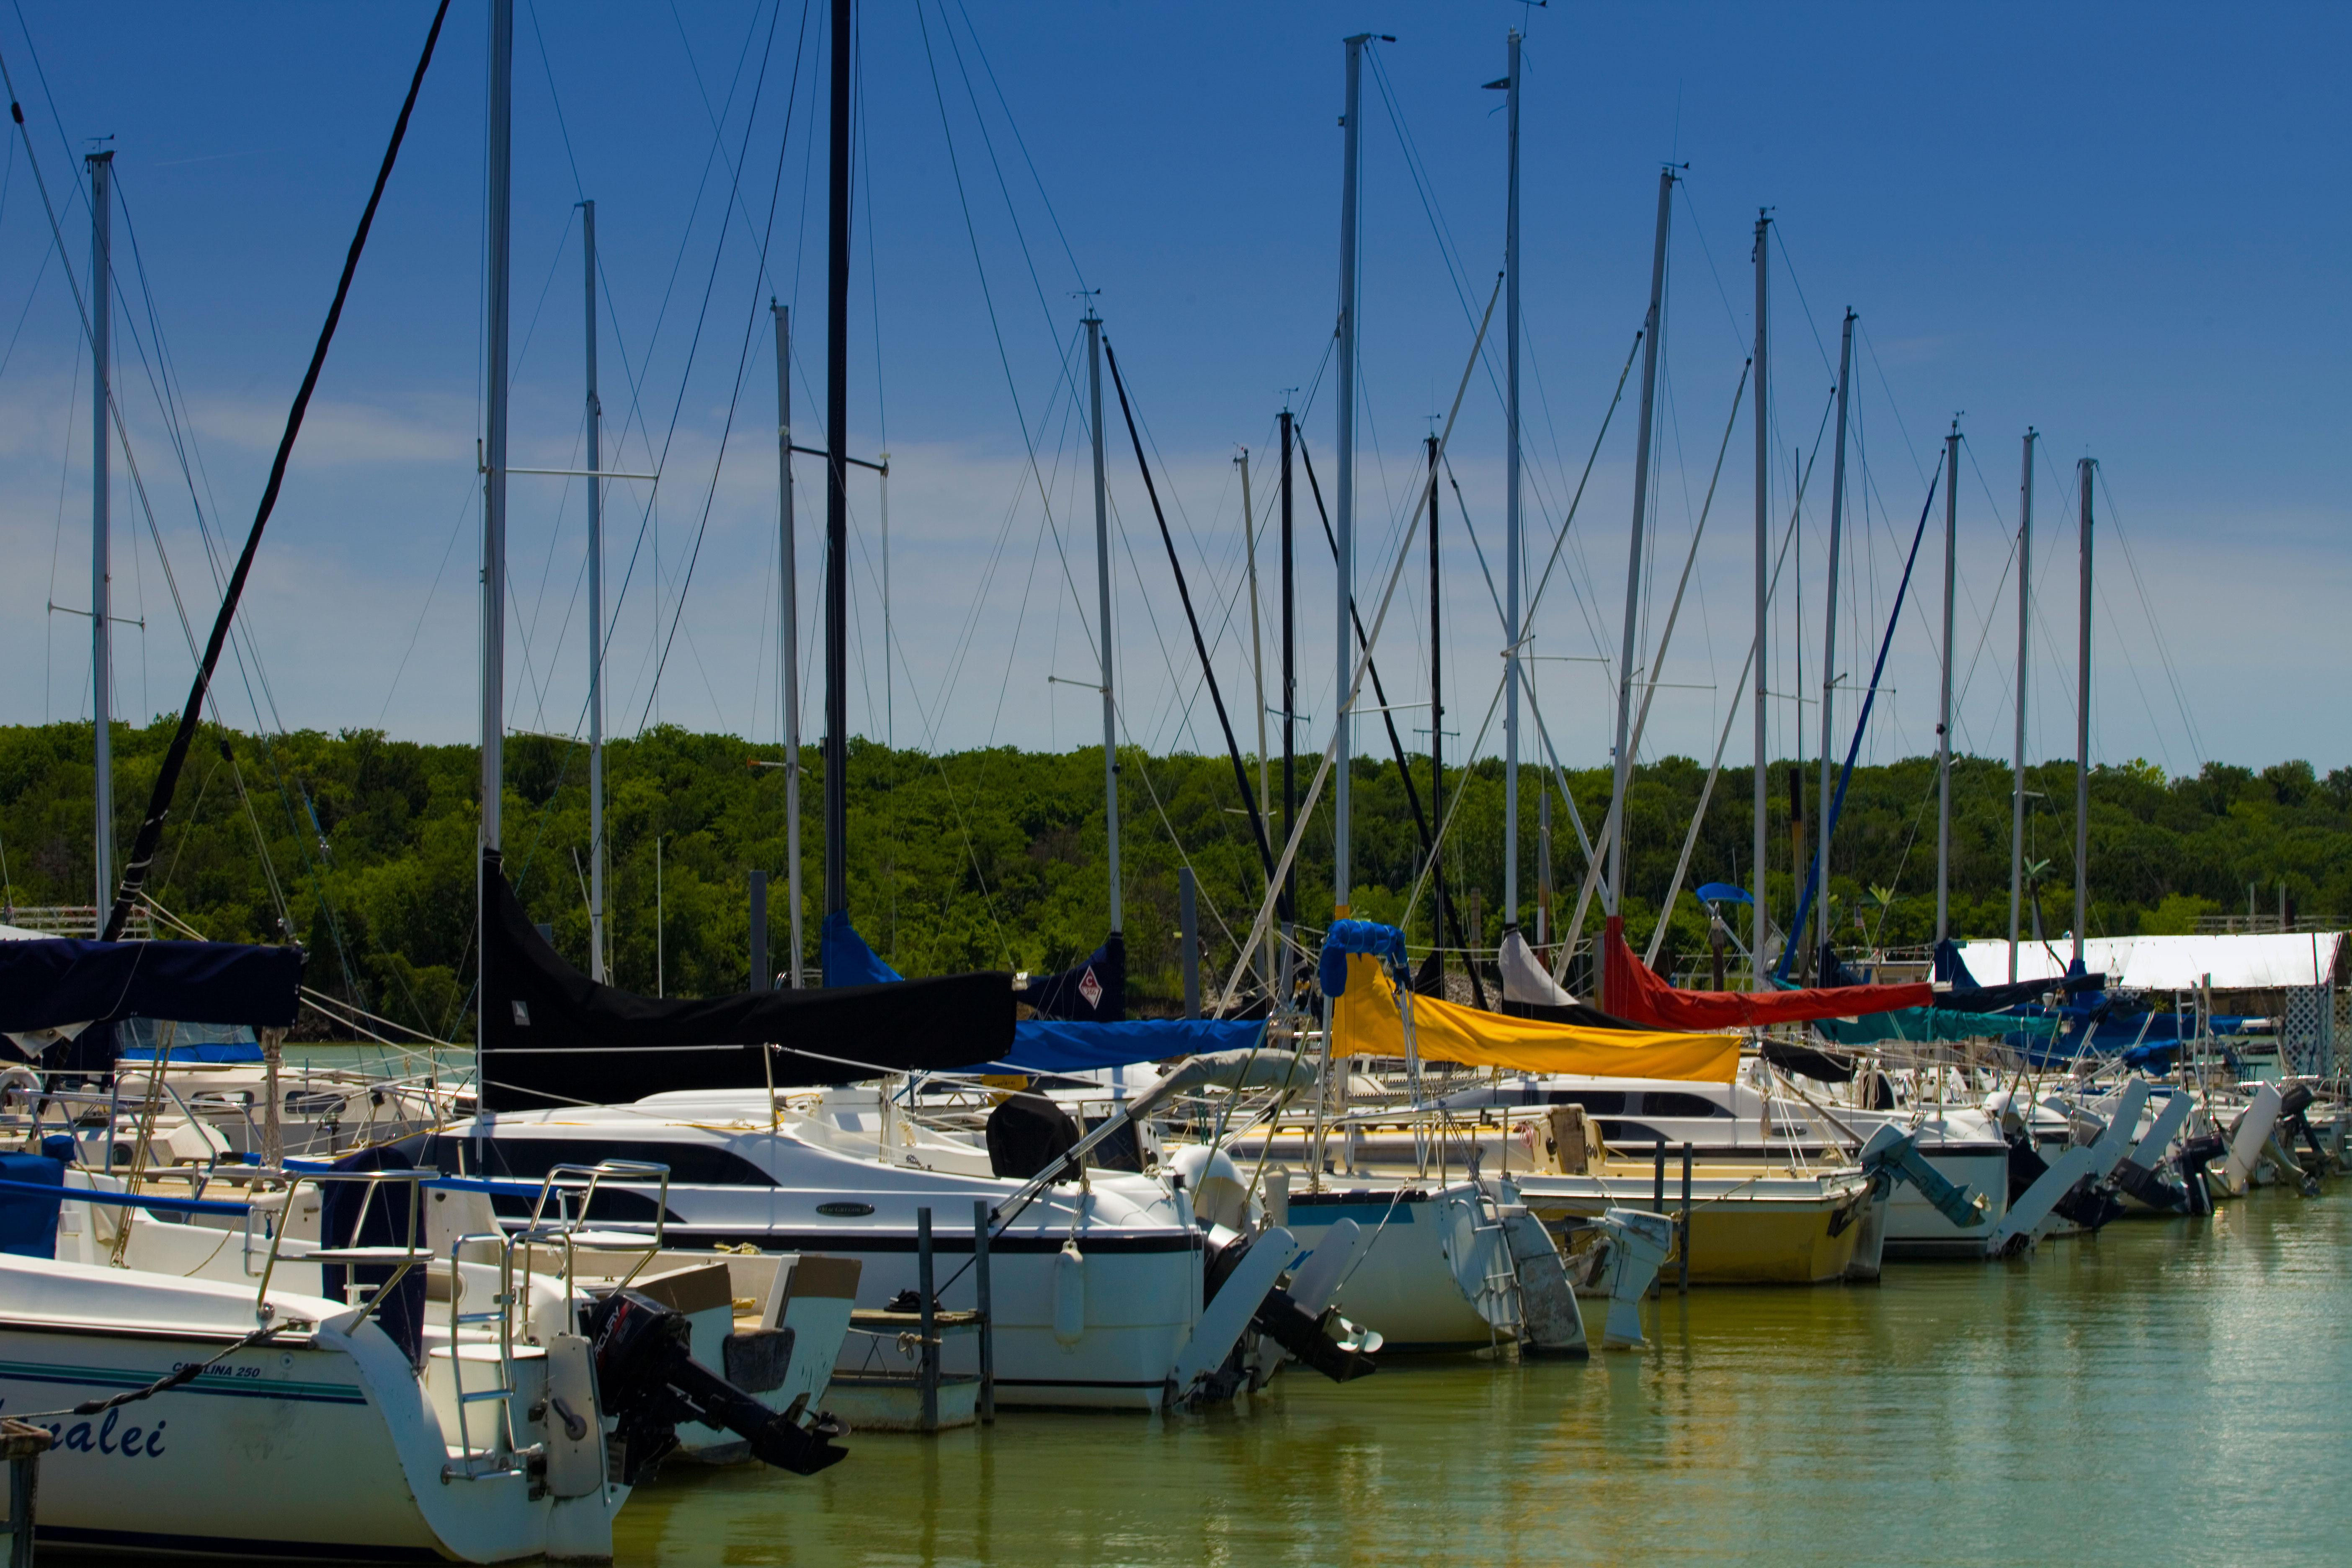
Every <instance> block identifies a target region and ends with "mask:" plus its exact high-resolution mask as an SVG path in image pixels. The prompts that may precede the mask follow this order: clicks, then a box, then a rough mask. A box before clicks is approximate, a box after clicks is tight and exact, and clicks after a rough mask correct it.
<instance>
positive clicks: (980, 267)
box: [915, 5, 1094, 647]
mask: <svg viewBox="0 0 2352 1568" xmlns="http://www.w3.org/2000/svg"><path fill="white" fill-rule="evenodd" d="M915 20H916V22H917V24H918V25H919V27H920V28H921V31H922V36H923V59H924V62H925V64H926V65H927V66H928V67H929V71H930V78H931V100H932V102H933V103H934V104H936V105H937V106H938V108H939V111H940V139H941V140H943V141H944V142H946V143H947V149H948V168H949V171H950V173H951V174H954V176H955V187H956V205H957V206H958V208H959V209H960V210H961V213H962V214H963V232H964V238H965V240H966V242H967V243H968V244H970V246H971V265H972V269H973V271H975V272H976V273H978V274H979V276H980V297H981V301H982V304H984V305H985V306H986V307H987V309H988V330H989V333H990V335H991V336H992V338H993V339H994V341H995V343H996V363H997V366H998V368H999V369H1000V370H1002V371H1003V373H1004V390H1005V395H1007V396H1008V397H1010V398H1011V399H1012V400H1013V419H1014V420H1015V421H1016V422H1017V423H1018V424H1019V425H1020V426H1021V449H1022V451H1023V452H1024V454H1026V456H1027V457H1028V459H1029V475H1030V479H1031V480H1032V482H1034V484H1035V485H1036V487H1037V504H1038V505H1039V506H1040V507H1041V508H1043V509H1044V510H1045V519H1046V522H1047V524H1048V526H1052V524H1053V516H1054V498H1053V493H1052V491H1051V490H1050V489H1048V488H1047V487H1046V483H1045V471H1044V470H1043V469H1042V468H1040V467H1039V466H1038V462H1037V443H1036V441H1035V439H1034V437H1032V436H1031V435H1030V433H1029V416H1028V413H1027V411H1026V410H1024V408H1023V407H1022V405H1021V388H1020V385H1019V384H1018V383H1017V382H1016V381H1015V380H1014V379H1013V357H1012V355H1011V353H1009V352H1008V351H1007V350H1006V348H1005V346H1004V328H1003V323H1002V322H1000V321H998V319H997V314H996V293H995V290H994V289H991V288H990V287H989V283H988V264H987V263H986V262H985V261H983V260H982V258H981V252H980V229H979V227H978V226H977V225H976V224H975V223H974V222H973V220H972V216H971V195H970V194H969V193H967V192H966V191H965V189H964V184H963V161H962V160H961V158H959V157H957V156H956V148H955V132H954V131H953V130H952V129H951V128H950V124H949V121H948V100H947V92H946V89H944V88H942V87H941V86H940V67H939V60H938V58H936V57H935V56H934V55H933V53H932V51H931V34H930V25H929V23H928V22H926V21H925V20H924V19H923V8H922V6H921V5H916V7H915ZM1071 395H1072V397H1073V398H1075V397H1076V388H1075V387H1073V388H1072V391H1071ZM1040 417H1041V419H1042V417H1043V416H1042V415H1041V416H1040ZM1054 540H1055V549H1056V551H1057V552H1058V551H1059V550H1060V546H1061V531H1060V530H1059V529H1058V528H1055V534H1054ZM1062 576H1063V579H1064V581H1065V582H1066V583H1068V584H1069V589H1070V596H1071V598H1072V600H1073V602H1075V603H1076V605H1078V607H1079V610H1080V615H1079V619H1080V621H1081V622H1083V621H1084V620H1085V614H1084V611H1085V607H1086V600H1085V598H1084V597H1083V596H1082V595H1079V593H1078V585H1077V582H1076V579H1074V578H1072V577H1071V576H1070V566H1069V558H1068V556H1067V554H1066V553H1064V554H1063V555H1062ZM1093 641H1094V639H1093V637H1092V634H1091V633H1090V634H1088V637H1087V642H1088V645H1089V646H1090V647H1091V646H1093Z"/></svg>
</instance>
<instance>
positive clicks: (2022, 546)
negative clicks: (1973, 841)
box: [2009, 426, 2033, 983]
mask: <svg viewBox="0 0 2352 1568" xmlns="http://www.w3.org/2000/svg"><path fill="white" fill-rule="evenodd" d="M2024 468H2025V473H2024V477H2023V478H2022V479H2020V480H2019V481H2018V487H2017V751H2016V760H2015V761H2014V762H2013V763H2011V768H2010V775H2011V776H2010V793H2009V978H2010V979H2011V982H2012V983H2013V982H2014V981H2015V980H2016V979H2017V921H2018V916H2019V912H2020V911H2021V910H2022V909H2023V907H2024V904H2025V677H2026V663H2025V660H2026V651H2027V643H2026V632H2027V630H2028V627H2029V626H2030V625H2031V619H2030V617H2031V616H2032V602H2033V427H2032V426H2026V430H2025V465H2024Z"/></svg>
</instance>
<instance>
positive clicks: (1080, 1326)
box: [1054, 1237, 1087, 1349]
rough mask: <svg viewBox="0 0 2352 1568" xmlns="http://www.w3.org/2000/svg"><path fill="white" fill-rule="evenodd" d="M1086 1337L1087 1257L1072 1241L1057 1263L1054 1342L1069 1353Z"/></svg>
mask: <svg viewBox="0 0 2352 1568" xmlns="http://www.w3.org/2000/svg"><path fill="white" fill-rule="evenodd" d="M1086 1336H1087V1255H1086V1254H1085V1253H1083V1252H1080V1251H1079V1250H1078V1239H1077V1237H1071V1238H1070V1239H1069V1240H1067V1241H1065V1242H1064V1243H1062V1250H1061V1253H1060V1254H1059V1256H1057V1257H1056V1258H1055V1259H1054V1339H1055V1342H1056V1343H1058V1344H1060V1345H1061V1346H1062V1347H1063V1348H1064V1349H1068V1348H1069V1347H1071V1346H1073V1345H1075V1344H1076V1343H1077V1342H1079V1341H1080V1340H1082V1339H1084V1338H1086Z"/></svg>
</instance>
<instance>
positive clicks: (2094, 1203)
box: [2050, 1176, 2124, 1231]
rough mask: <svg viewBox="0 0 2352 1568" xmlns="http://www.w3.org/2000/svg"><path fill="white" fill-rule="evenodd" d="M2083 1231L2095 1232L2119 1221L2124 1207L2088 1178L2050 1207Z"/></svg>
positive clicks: (2076, 1184) (2075, 1185)
mask: <svg viewBox="0 0 2352 1568" xmlns="http://www.w3.org/2000/svg"><path fill="white" fill-rule="evenodd" d="M2050 1206H2051V1207H2052V1208H2053V1210H2055V1211H2056V1212H2057V1213H2059V1214H2062V1215H2065V1216H2066V1217H2067V1218H2068V1219H2070V1220H2073V1221H2074V1223H2075V1224H2076V1225H2079V1226H2082V1227H2083V1228H2084V1230H2092V1231H2095V1230H2098V1229H2100V1228H2102V1227H2103V1226H2107V1225H2110V1224H2112V1223H2113V1222H2115V1221H2116V1220H2118V1219H2121V1218H2122V1217H2123V1213H2124V1205H2121V1204H2119V1203H2117V1202H2116V1197H2115V1194H2113V1193H2110V1192H2108V1191H2107V1190H2106V1188H2105V1187H2103V1186H2101V1185H2100V1184H2098V1183H2096V1182H2094V1181H2092V1180H2091V1179H2090V1178H2089V1177H2088V1176H2085V1177H2084V1178H2083V1179H2082V1180H2081V1181H2079V1182H2077V1183H2075V1184H2074V1190H2073V1191H2072V1192H2070V1193H2068V1194H2066V1195H2065V1196H2064V1197H2063V1198H2060V1199H2059V1200H2058V1201H2057V1202H2056V1203H2054V1204H2053V1205H2050Z"/></svg>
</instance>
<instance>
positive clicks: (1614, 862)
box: [1601, 169, 1675, 973]
mask: <svg viewBox="0 0 2352 1568" xmlns="http://www.w3.org/2000/svg"><path fill="white" fill-rule="evenodd" d="M1674 198H1675V172H1674V171H1673V170H1672V169H1663V170H1660V171H1659V173H1658V232H1657V238H1656V240H1655V242H1654V245H1653V246H1652V248H1651V252H1650V309H1649V312H1648V314H1646V315H1644V316H1643V318H1642V424H1641V429H1640V431H1639V433H1638V434H1637V435H1636V436H1635V437H1634V438H1633V534H1632V539H1631V542H1630V544H1629V546H1628V548H1627V550H1626V552H1625V635H1624V638H1623V642H1622V649H1621V651H1620V653H1619V656H1618V660H1617V748H1616V761H1617V776H1616V780H1615V782H1614V784H1613V785H1612V790H1611V794H1610V797H1609V819H1610V824H1611V826H1613V828H1614V829H1615V831H1614V832H1613V833H1612V834H1611V836H1610V840H1609V880H1608V882H1607V883H1606V884H1605V885H1604V886H1603V888H1602V889H1601V891H1602V894H1603V896H1604V898H1605V899H1606V900H1607V901H1606V902H1605V903H1604V904H1603V905H1602V909H1603V910H1605V912H1606V913H1607V914H1609V915H1610V916H1611V917H1612V919H1613V918H1615V917H1616V915H1617V914H1618V912H1619V910H1620V908H1621V906H1620V904H1619V901H1618V892H1619V890H1620V889H1622V888H1623V887H1624V885H1625V794H1626V791H1627V790H1628V789H1630V788H1631V787H1632V786H1633V659H1634V657H1635V653H1636V647H1635V639H1636V637H1637V635H1638V634H1639V632H1640V630H1641V613H1642V522H1643V508H1644V507H1645V506H1646V505H1647V504H1648V501H1649V499H1650V433H1651V426H1652V424H1653V423H1654V418H1655V416H1656V414H1657V406H1658V324H1659V321H1661V319H1662V318H1663V316H1664V309H1665V298H1666V220H1667V219H1668V217H1669V216H1672V214H1673V212H1674ZM1601 970H1602V973H1607V965H1605V964H1604V965H1602V966H1601Z"/></svg>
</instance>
